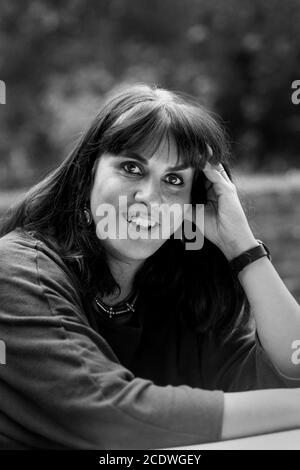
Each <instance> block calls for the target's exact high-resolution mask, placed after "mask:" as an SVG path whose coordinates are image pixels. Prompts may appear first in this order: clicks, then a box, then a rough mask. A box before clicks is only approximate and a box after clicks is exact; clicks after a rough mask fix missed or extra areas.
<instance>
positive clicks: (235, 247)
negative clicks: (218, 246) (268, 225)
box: [222, 236, 259, 261]
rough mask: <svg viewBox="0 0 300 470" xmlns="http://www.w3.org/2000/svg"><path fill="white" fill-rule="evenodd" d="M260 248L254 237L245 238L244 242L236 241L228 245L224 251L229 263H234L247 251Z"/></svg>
mask: <svg viewBox="0 0 300 470" xmlns="http://www.w3.org/2000/svg"><path fill="white" fill-rule="evenodd" d="M255 246H259V242H258V241H257V240H256V239H255V238H254V236H251V237H247V238H244V239H243V240H236V241H232V242H230V243H228V244H227V245H226V247H225V248H224V249H223V250H222V251H223V253H224V255H225V257H226V258H227V260H228V261H232V260H233V259H234V258H236V257H237V256H240V255H241V254H242V253H244V252H245V251H248V250H250V249H251V248H254V247H255Z"/></svg>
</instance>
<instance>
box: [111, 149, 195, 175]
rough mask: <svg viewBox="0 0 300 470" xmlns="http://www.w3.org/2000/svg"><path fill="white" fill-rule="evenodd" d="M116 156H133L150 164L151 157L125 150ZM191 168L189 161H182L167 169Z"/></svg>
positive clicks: (141, 161) (145, 163) (144, 163)
mask: <svg viewBox="0 0 300 470" xmlns="http://www.w3.org/2000/svg"><path fill="white" fill-rule="evenodd" d="M116 157H120V158H124V157H125V158H132V159H133V160H137V161H138V162H140V163H143V165H148V161H149V159H148V158H146V157H143V156H142V155H140V154H139V153H137V152H124V153H123V154H119V155H116ZM189 168H192V167H191V165H189V164H188V163H187V162H181V163H179V164H178V165H175V166H169V167H168V168H167V171H179V170H187V169H189Z"/></svg>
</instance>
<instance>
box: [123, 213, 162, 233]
mask: <svg viewBox="0 0 300 470" xmlns="http://www.w3.org/2000/svg"><path fill="white" fill-rule="evenodd" d="M127 222H128V223H129V224H131V225H132V226H133V227H135V228H137V229H139V230H143V231H145V232H146V231H150V230H152V229H153V228H154V227H156V226H157V225H158V223H157V222H156V221H155V220H152V219H149V218H146V217H140V216H129V217H128V218H127Z"/></svg>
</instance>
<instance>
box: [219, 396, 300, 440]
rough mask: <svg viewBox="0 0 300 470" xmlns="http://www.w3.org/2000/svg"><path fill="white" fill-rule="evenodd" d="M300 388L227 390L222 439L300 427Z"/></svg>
mask: <svg viewBox="0 0 300 470" xmlns="http://www.w3.org/2000/svg"><path fill="white" fill-rule="evenodd" d="M299 404H300V389H297V388H296V389H275V390H257V391H254V392H240V393H225V394H224V415H223V426H222V433H221V439H236V438H239V437H244V436H252V435H255V434H265V433H269V432H277V431H283V430H285V429H294V428H300V406H299Z"/></svg>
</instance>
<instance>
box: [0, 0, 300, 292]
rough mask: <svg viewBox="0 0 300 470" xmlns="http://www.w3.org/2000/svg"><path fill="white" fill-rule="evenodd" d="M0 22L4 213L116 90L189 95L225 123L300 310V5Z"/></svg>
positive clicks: (180, 8)
mask: <svg viewBox="0 0 300 470" xmlns="http://www.w3.org/2000/svg"><path fill="white" fill-rule="evenodd" d="M0 10H1V16H0V79H1V80H3V81H4V82H5V83H6V104H5V105H0V130H1V140H0V188H1V190H2V192H1V193H0V210H1V207H2V209H3V208H5V207H6V206H7V205H8V204H9V203H10V201H11V200H13V199H14V197H15V195H16V194H17V193H18V190H21V188H24V187H28V186H30V185H31V184H33V183H34V182H36V181H38V180H39V179H40V178H41V176H43V175H44V174H46V173H47V172H48V171H49V169H51V168H53V167H54V166H55V165H56V164H57V163H58V162H59V161H60V160H62V159H63V158H64V157H65V156H66V154H67V153H68V152H69V150H70V149H71V147H72V145H73V143H74V141H75V140H77V138H78V136H79V134H80V133H81V132H82V130H84V129H85V128H86V127H87V126H88V124H89V122H90V121H91V118H92V117H93V116H94V115H95V114H96V112H97V109H98V108H99V106H100V105H101V102H102V100H103V97H104V96H105V94H106V93H107V92H109V91H111V90H112V89H113V88H114V87H118V86H120V85H124V84H126V83H133V82H137V81H144V82H148V83H149V82H151V83H156V84H158V85H161V86H163V87H167V88H171V89H173V90H180V91H184V92H187V93H190V94H192V95H193V96H195V97H197V98H198V99H199V101H200V102H202V103H203V104H204V105H206V106H207V107H208V108H210V109H212V110H213V111H215V112H216V113H217V114H218V115H219V116H221V117H222V120H223V123H224V124H225V126H226V128H227V130H228V132H229V135H230V138H231V142H232V148H233V155H234V166H235V171H236V172H237V174H242V175H243V174H247V175H248V176H247V178H244V179H243V178H242V179H241V180H240V179H238V183H239V182H240V187H241V197H242V198H244V200H245V205H247V211H248V214H249V218H250V219H251V220H252V226H253V227H254V229H255V230H256V233H257V236H261V237H262V238H264V239H265V241H266V242H269V243H270V244H271V247H270V248H271V250H273V255H274V262H275V263H276V265H277V267H278V269H279V271H280V273H281V275H282V277H283V278H284V280H285V281H286V283H287V285H288V287H289V288H290V289H291V290H292V291H293V292H294V293H295V294H296V295H297V296H298V297H299V298H300V286H299V278H300V253H299V252H300V250H299V247H300V222H299V209H298V207H299V204H298V203H300V189H299V188H300V176H299V175H300V171H299V167H300V165H299V158H298V149H299V144H300V105H299V106H297V105H295V104H293V103H292V101H291V95H292V88H291V85H292V82H293V81H294V80H297V79H300V27H299V25H300V1H299V0H285V1H282V0H251V1H249V0H88V1H87V0H65V1H64V2H61V1H59V0H39V1H38V0H22V1H15V2H12V1H11V0H0ZM257 173H263V174H264V175H265V176H263V177H258V176H257ZM275 174H276V175H281V176H276V177H274V178H271V179H270V175H275ZM266 175H267V176H266ZM268 175H269V176H268ZM18 188H19V189H18ZM15 190H16V191H17V192H15Z"/></svg>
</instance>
